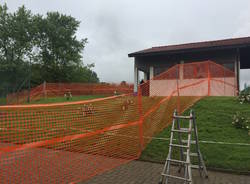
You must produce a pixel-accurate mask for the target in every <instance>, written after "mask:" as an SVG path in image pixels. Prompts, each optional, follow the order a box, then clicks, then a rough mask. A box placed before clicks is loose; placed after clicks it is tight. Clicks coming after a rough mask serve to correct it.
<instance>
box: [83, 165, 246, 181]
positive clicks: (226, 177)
mask: <svg viewBox="0 0 250 184" xmlns="http://www.w3.org/2000/svg"><path fill="white" fill-rule="evenodd" d="M162 169H163V165H162V164H155V163H150V162H141V161H132V162H130V163H128V164H125V165H122V166H120V167H118V168H116V169H113V170H112V171H108V172H105V173H103V174H101V175H98V176H95V177H94V178H92V179H90V180H88V181H86V182H82V183H81V184H158V182H159V179H160V173H161V172H162ZM192 172H193V180H194V184H203V183H204V184H250V176H246V175H236V174H228V173H221V172H214V171H209V172H208V175H209V178H208V179H201V178H200V176H199V173H198V171H197V170H192ZM171 183H176V184H177V183H179V182H177V181H175V182H171Z"/></svg>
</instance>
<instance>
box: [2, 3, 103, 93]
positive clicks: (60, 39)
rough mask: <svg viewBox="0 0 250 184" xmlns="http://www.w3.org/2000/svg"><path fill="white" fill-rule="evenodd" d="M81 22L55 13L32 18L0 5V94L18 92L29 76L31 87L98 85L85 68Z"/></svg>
mask: <svg viewBox="0 0 250 184" xmlns="http://www.w3.org/2000/svg"><path fill="white" fill-rule="evenodd" d="M79 25H80V22H79V21H77V20H76V19H75V18H73V17H71V16H68V15H63V14H60V13H58V12H48V13H47V15H46V16H42V15H39V14H32V12H31V11H30V10H27V9H26V8H25V7H24V6H22V7H20V8H18V10H17V11H16V12H14V13H11V12H8V8H7V5H6V4H5V5H3V6H1V5H0V77H1V83H0V90H3V88H9V89H15V90H16V89H17V88H18V87H19V86H20V85H21V84H22V83H25V81H27V80H28V78H29V77H30V76H31V85H37V84H40V83H42V82H43V81H48V82H99V79H98V77H97V74H96V73H95V72H94V71H92V68H93V66H94V65H84V64H83V61H82V51H83V49H84V47H85V45H86V43H87V39H81V40H79V39H78V38H77V37H76V31H77V29H78V28H79Z"/></svg>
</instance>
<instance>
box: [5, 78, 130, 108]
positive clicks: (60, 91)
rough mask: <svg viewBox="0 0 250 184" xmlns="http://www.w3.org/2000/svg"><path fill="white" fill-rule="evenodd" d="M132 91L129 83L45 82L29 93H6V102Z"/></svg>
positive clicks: (18, 102)
mask: <svg viewBox="0 0 250 184" xmlns="http://www.w3.org/2000/svg"><path fill="white" fill-rule="evenodd" d="M132 92H133V85H131V84H119V85H118V84H106V83H100V84H99V83H98V84H94V83H92V84H89V83H46V82H44V83H43V84H41V85H39V86H37V87H35V88H32V89H31V90H30V93H29V91H28V90H23V91H20V92H17V93H12V94H8V96H7V103H8V104H22V103H24V102H27V99H28V96H29V95H30V97H29V98H30V100H31V101H35V100H39V99H41V98H49V97H58V96H64V95H67V94H68V93H70V94H71V95H73V96H80V95H114V94H128V93H132Z"/></svg>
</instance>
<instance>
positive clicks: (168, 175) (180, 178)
mask: <svg viewBox="0 0 250 184" xmlns="http://www.w3.org/2000/svg"><path fill="white" fill-rule="evenodd" d="M162 175H163V176H166V177H169V178H174V179H178V180H183V181H187V182H191V180H189V179H186V178H182V177H179V176H173V175H170V174H164V173H162Z"/></svg>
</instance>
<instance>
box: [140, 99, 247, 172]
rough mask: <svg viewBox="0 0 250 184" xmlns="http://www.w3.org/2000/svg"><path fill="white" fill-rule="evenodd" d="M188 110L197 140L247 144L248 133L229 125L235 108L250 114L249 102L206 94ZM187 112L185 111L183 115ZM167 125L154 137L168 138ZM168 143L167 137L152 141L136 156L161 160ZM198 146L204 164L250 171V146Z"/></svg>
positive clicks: (163, 160)
mask: <svg viewBox="0 0 250 184" xmlns="http://www.w3.org/2000/svg"><path fill="white" fill-rule="evenodd" d="M192 109H194V110H195V114H196V116H197V120H196V122H197V126H198V135H199V140H203V141H216V142H231V143H248V144H250V136H249V135H248V132H247V131H246V130H242V129H236V128H235V127H234V126H233V125H232V117H233V115H234V114H235V113H236V112H237V111H239V112H241V113H242V114H244V116H246V117H250V105H249V104H240V103H239V102H238V101H237V100H236V99H235V98H233V97H206V98H204V99H202V100H200V101H199V102H197V103H196V104H195V105H194V106H193V107H192ZM188 112H189V110H188V111H186V112H185V114H187V113H188ZM170 128H171V126H169V127H168V128H166V129H165V130H163V131H162V132H161V133H159V134H158V135H157V136H156V137H161V138H169V137H170ZM168 143H169V140H167V141H166V140H152V141H151V142H150V143H149V144H148V145H147V147H146V149H145V150H144V152H143V153H142V155H141V157H140V159H141V160H148V161H155V162H165V159H166V157H167V154H168ZM200 148H201V152H202V154H203V157H204V160H205V162H206V165H207V167H210V168H221V169H228V170H235V171H250V146H239V145H221V144H207V143H200ZM175 154H176V153H175ZM176 156H177V154H176V155H175V157H176Z"/></svg>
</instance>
